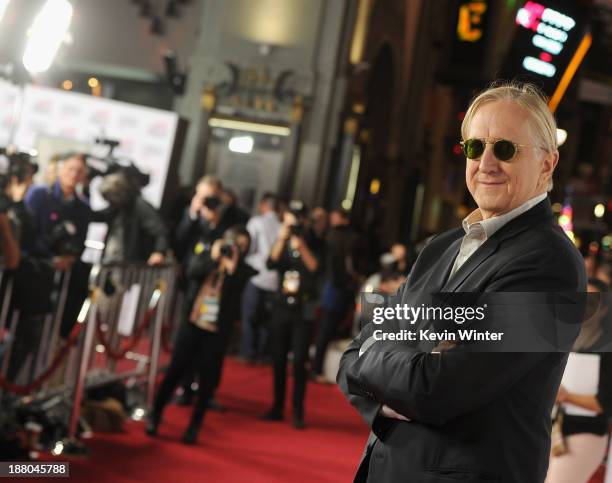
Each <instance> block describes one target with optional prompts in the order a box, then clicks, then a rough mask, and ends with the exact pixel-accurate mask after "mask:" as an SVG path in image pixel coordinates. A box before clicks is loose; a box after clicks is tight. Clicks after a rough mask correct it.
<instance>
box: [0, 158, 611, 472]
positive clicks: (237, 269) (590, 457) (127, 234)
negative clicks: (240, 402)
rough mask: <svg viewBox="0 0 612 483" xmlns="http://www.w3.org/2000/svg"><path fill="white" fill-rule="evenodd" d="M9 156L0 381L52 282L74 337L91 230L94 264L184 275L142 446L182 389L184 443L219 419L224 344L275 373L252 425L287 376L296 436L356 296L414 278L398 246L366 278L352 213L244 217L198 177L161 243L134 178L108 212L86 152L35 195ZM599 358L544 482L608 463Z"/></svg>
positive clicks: (268, 207)
mask: <svg viewBox="0 0 612 483" xmlns="http://www.w3.org/2000/svg"><path fill="white" fill-rule="evenodd" d="M6 157H7V160H8V165H7V166H8V168H7V169H6V174H5V175H4V176H3V177H2V195H1V196H0V253H1V255H2V262H3V267H4V271H6V272H10V273H12V274H13V280H14V291H13V297H12V304H13V307H12V309H18V310H19V311H20V317H22V319H24V320H25V321H26V322H27V323H21V324H20V325H19V327H20V329H19V330H18V332H17V333H16V334H15V341H14V345H13V353H12V357H11V364H10V366H9V374H8V377H9V378H14V377H15V376H16V373H17V370H18V369H19V368H21V365H22V362H23V360H24V358H25V355H26V354H27V353H28V351H31V350H32V348H31V344H30V341H32V340H35V339H37V338H40V336H41V325H42V324H41V323H40V319H41V316H42V315H43V314H46V313H48V312H49V311H50V310H51V307H52V305H53V303H54V299H53V297H52V294H53V291H54V287H55V286H56V282H57V274H60V275H61V274H66V273H68V272H69V273H70V279H69V290H68V297H67V300H66V304H65V308H64V314H63V318H62V322H61V329H60V336H61V338H62V339H66V338H67V337H68V335H69V334H70V331H71V329H72V326H73V325H74V323H75V321H76V319H77V314H78V312H79V310H80V308H81V305H82V303H83V301H84V299H85V297H86V296H87V279H88V276H89V271H90V269H91V265H89V264H88V263H85V262H83V261H81V254H82V252H83V250H84V247H85V242H86V236H87V230H88V226H89V224H90V223H91V222H94V221H102V222H105V223H106V224H107V225H108V230H107V233H106V237H105V243H104V250H103V253H102V256H101V262H102V263H105V264H109V263H111V264H112V263H125V262H136V263H147V264H149V265H159V264H163V263H165V262H166V261H170V260H176V261H178V262H179V263H180V265H181V266H182V277H181V279H180V280H179V285H180V287H181V288H182V290H183V292H184V299H183V304H182V308H181V310H180V325H179V328H178V332H177V334H176V335H175V340H174V348H173V353H172V357H171V362H170V365H169V367H168V369H167V371H166V373H165V376H164V379H163V382H162V383H161V385H160V386H159V388H158V391H157V393H156V396H155V401H154V405H153V408H152V412H151V414H150V416H149V419H148V423H147V426H146V432H147V433H148V434H149V435H151V436H155V435H156V434H157V432H158V429H159V426H160V424H161V423H162V416H163V412H164V409H165V407H166V406H167V404H168V403H169V402H170V401H171V400H172V399H173V397H174V396H175V395H176V392H177V391H176V390H177V388H179V387H180V388H181V390H180V391H179V394H181V400H182V401H183V402H184V403H189V402H190V401H191V400H192V399H193V396H195V402H194V408H193V414H192V418H191V420H190V422H189V425H188V427H187V429H186V431H185V433H184V436H183V442H185V443H187V444H193V443H195V442H196V441H197V438H198V433H199V431H200V428H201V426H202V422H203V419H204V416H205V414H206V411H207V410H209V409H211V408H213V409H214V408H217V409H222V407H220V404H219V403H218V401H216V399H215V391H216V389H217V387H218V386H219V384H220V381H221V377H222V371H223V361H224V358H225V356H226V355H227V353H228V351H229V349H230V346H234V347H235V348H236V349H235V350H236V354H235V355H236V356H237V358H238V360H239V361H240V362H242V363H244V364H269V365H270V367H271V373H272V378H273V381H274V384H273V393H272V394H271V395H270V407H269V410H268V411H267V412H265V414H262V416H261V417H262V419H264V420H266V421H282V420H284V418H285V413H284V411H285V407H286V405H285V400H286V392H287V391H286V388H287V379H288V372H289V371H288V368H289V367H290V368H291V374H292V376H293V379H294V383H293V394H292V396H291V406H292V414H291V422H292V425H293V427H295V428H296V429H303V428H305V427H306V417H305V416H306V410H305V409H306V408H305V395H306V388H307V385H308V382H309V381H313V382H316V383H329V382H330V381H329V380H328V379H327V378H326V377H325V371H324V363H325V355H326V353H327V351H328V348H329V346H330V342H331V341H332V340H333V339H334V338H336V337H338V336H339V335H343V336H346V337H348V336H351V335H354V334H355V333H356V332H358V330H359V325H360V324H359V311H360V298H359V294H361V293H364V292H365V293H367V292H372V291H378V292H381V293H387V294H394V293H395V292H396V291H397V289H398V287H400V285H401V284H402V282H403V281H404V280H405V279H406V277H407V275H408V273H409V270H410V266H411V257H412V254H411V253H409V250H408V248H407V247H406V246H404V245H402V244H394V245H392V246H391V247H389V250H388V251H387V252H386V253H384V254H383V255H382V256H380V259H379V264H378V270H377V271H376V272H375V273H368V272H365V273H364V271H363V270H361V267H363V266H364V264H363V263H362V261H361V260H360V257H362V256H363V255H362V250H361V248H362V246H363V239H362V238H363V237H362V236H361V235H360V234H359V232H358V231H357V230H355V229H354V228H353V227H352V226H351V219H350V214H349V213H348V212H346V211H345V210H343V209H340V208H337V209H334V210H333V211H331V212H330V213H328V212H327V211H326V210H324V209H323V208H321V207H317V208H314V209H311V210H309V209H308V208H307V207H306V206H305V204H304V203H302V202H301V201H295V200H294V201H287V200H283V199H281V198H279V197H278V196H276V195H275V194H273V193H265V194H264V195H263V196H262V197H261V199H260V200H259V203H258V205H257V207H256V213H255V214H253V216H251V215H250V214H249V213H247V212H246V211H245V210H243V209H242V208H241V207H240V206H239V204H238V203H237V199H236V196H235V195H234V194H233V193H232V191H231V190H230V189H228V188H227V187H224V186H223V184H222V182H221V180H220V179H218V178H216V177H214V176H205V177H204V178H202V179H201V180H199V181H198V183H197V185H196V187H195V194H194V195H193V197H192V198H191V201H190V202H189V204H188V206H186V207H185V208H184V212H183V215H182V218H181V220H180V222H179V223H178V224H176V226H175V228H174V229H173V230H172V232H170V231H169V230H168V229H167V228H166V227H167V226H168V224H167V223H165V221H164V220H163V217H162V216H161V215H160V213H159V212H158V211H157V210H156V209H155V208H154V207H153V206H152V205H150V204H149V203H148V202H147V201H145V200H144V198H143V197H142V196H141V193H140V190H141V188H142V185H143V184H142V182H141V180H139V178H138V176H136V175H134V173H131V172H130V170H129V169H126V170H119V171H117V172H113V173H111V174H108V175H106V176H104V178H103V180H102V182H101V183H100V188H99V190H100V193H101V194H102V196H103V197H104V199H105V200H106V201H107V202H108V207H107V208H105V209H104V210H102V211H93V210H92V209H91V208H90V204H89V201H88V191H87V188H86V187H87V186H88V176H89V168H88V165H87V159H86V156H85V155H83V154H80V153H67V154H65V155H62V156H58V160H57V163H56V165H55V166H56V173H55V175H54V176H53V178H52V179H51V180H49V182H47V183H45V184H41V185H33V184H32V178H33V176H34V174H35V173H36V170H37V167H36V164H35V163H34V162H33V160H32V159H30V158H29V157H27V156H25V155H23V154H22V153H21V154H20V153H13V154H8V155H7V156H6ZM586 267H587V272H588V275H589V277H590V280H589V291H596V292H607V291H608V289H609V286H610V267H609V265H607V264H606V263H597V262H594V261H593V260H592V259H587V263H586ZM370 272H371V271H370ZM602 300H603V299H602ZM608 311H609V306H608V305H606V304H605V303H604V302H602V306H601V308H600V310H599V311H598V312H597V313H598V314H599V315H598V316H597V317H599V318H597V317H594V318H593V319H592V320H590V322H589V323H590V324H591V326H592V330H591V329H589V331H587V332H586V334H587V335H586V336H582V337H581V338H579V340H578V341H577V343H576V346H575V350H576V352H577V353H581V352H584V351H585V350H586V351H592V349H593V347H597V344H600V343H601V341H600V339H601V336H602V322H601V320H603V319H602V317H606V316H608ZM9 319H10V318H9ZM598 324H599V325H598ZM236 329H239V330H236ZM236 340H237V341H238V342H237V343H236V344H232V341H234V342H236ZM607 355H608V354H607V353H606V354H604V355H602V356H601V362H600V363H599V364H598V366H597V367H598V368H599V369H598V370H599V371H600V373H599V374H598V381H599V390H598V394H596V395H593V396H591V397H589V398H585V397H582V396H580V395H577V394H573V393H572V392H571V390H569V389H568V388H567V387H565V386H564V385H563V384H562V387H561V389H560V390H559V394H558V396H557V403H558V405H559V407H560V408H563V407H565V406H568V405H569V406H570V407H572V408H576V407H577V408H579V410H578V411H577V412H576V411H575V410H574V411H573V412H572V410H570V411H566V412H563V411H561V412H560V414H563V416H562V417H558V418H557V420H556V421H557V422H558V431H559V434H561V435H563V436H564V437H563V445H562V446H563V448H562V449H558V451H557V450H556V452H555V453H554V454H553V456H552V457H551V470H550V473H549V480H547V481H550V482H558V481H568V480H567V478H566V479H563V478H564V477H566V476H567V475H570V474H571V475H574V474H576V475H578V473H580V475H582V474H592V472H593V471H594V469H595V468H596V466H597V465H598V464H599V463H600V462H601V460H602V458H603V454H604V452H605V450H606V445H607V437H608V436H607V435H608V429H607V424H608V417H609V415H610V412H611V411H612V399H611V398H612V388H611V387H610V386H609V384H610V376H609V372H610V370H611V369H610V367H609V366H610V363H611V361H610V359H609V358H608V357H607ZM572 361H573V359H571V358H570V364H572V363H573V362H572ZM568 384H570V386H571V381H569V382H568ZM580 409H581V410H582V412H581V410H580ZM584 411H587V412H588V414H586V415H585V413H584ZM572 477H574V476H572ZM581 477H582V476H580V478H581ZM572 481H573V480H572ZM576 481H578V480H576Z"/></svg>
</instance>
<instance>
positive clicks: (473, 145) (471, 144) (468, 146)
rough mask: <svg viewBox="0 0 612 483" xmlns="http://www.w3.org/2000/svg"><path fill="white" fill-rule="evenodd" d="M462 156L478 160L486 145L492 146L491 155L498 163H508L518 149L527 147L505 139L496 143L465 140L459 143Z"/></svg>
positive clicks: (481, 140)
mask: <svg viewBox="0 0 612 483" xmlns="http://www.w3.org/2000/svg"><path fill="white" fill-rule="evenodd" d="M459 144H460V145H461V149H462V151H463V154H465V156H466V157H467V158H468V159H478V158H480V157H481V156H482V153H484V150H485V147H486V145H487V144H492V145H493V154H494V155H495V157H496V158H497V159H499V160H500V161H509V160H511V159H512V158H513V157H514V156H516V153H517V152H518V148H520V147H525V146H527V145H526V144H517V143H513V142H512V141H508V140H507V139H498V140H497V141H486V140H484V139H476V138H472V139H466V140H465V141H461V143H459Z"/></svg>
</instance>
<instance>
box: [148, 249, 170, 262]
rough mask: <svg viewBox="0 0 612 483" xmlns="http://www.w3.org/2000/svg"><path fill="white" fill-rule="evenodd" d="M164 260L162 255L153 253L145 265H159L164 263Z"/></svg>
mask: <svg viewBox="0 0 612 483" xmlns="http://www.w3.org/2000/svg"><path fill="white" fill-rule="evenodd" d="M165 260H166V257H165V256H164V254H163V253H160V252H153V253H151V256H150V257H149V259H148V260H147V264H148V265H161V264H162V263H164V261H165Z"/></svg>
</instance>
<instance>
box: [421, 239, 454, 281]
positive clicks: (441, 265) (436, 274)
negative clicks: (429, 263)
mask: <svg viewBox="0 0 612 483" xmlns="http://www.w3.org/2000/svg"><path fill="white" fill-rule="evenodd" d="M462 240H463V237H459V238H457V239H456V240H455V241H453V242H452V243H451V244H450V245H449V246H448V248H447V249H446V250H445V251H444V253H443V254H442V256H441V257H440V259H439V260H438V262H437V263H436V264H435V265H434V267H433V270H431V276H430V277H429V280H428V281H427V284H426V287H428V291H430V292H437V291H442V287H444V284H445V283H446V280H447V279H448V275H449V273H450V271H451V269H452V268H453V265H454V264H455V258H457V255H458V254H459V248H460V247H461V241H462Z"/></svg>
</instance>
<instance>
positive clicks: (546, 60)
mask: <svg viewBox="0 0 612 483" xmlns="http://www.w3.org/2000/svg"><path fill="white" fill-rule="evenodd" d="M516 23H517V24H518V25H520V26H522V27H524V28H526V29H528V30H532V31H533V32H534V33H535V35H534V36H533V37H532V38H531V43H532V44H533V45H534V46H535V47H537V48H538V49H541V50H542V51H543V52H541V53H540V55H539V56H538V57H534V56H531V55H528V56H525V57H524V58H523V62H522V65H523V68H525V69H526V70H528V71H531V72H534V73H535V74H539V75H542V76H545V77H554V75H555V74H556V72H557V65H555V58H554V57H553V56H556V55H559V54H561V52H562V51H563V49H564V47H565V42H566V41H567V39H568V38H569V35H568V32H569V31H570V30H572V29H573V28H574V27H575V26H576V21H575V20H574V19H573V18H572V17H569V16H567V15H564V14H562V13H561V12H558V11H556V10H553V9H551V8H547V7H545V6H544V5H542V4H540V3H537V2H531V1H529V2H527V3H526V4H525V6H524V7H523V8H521V9H519V11H518V12H517V14H516Z"/></svg>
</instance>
